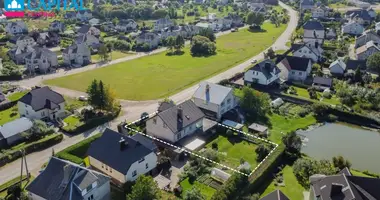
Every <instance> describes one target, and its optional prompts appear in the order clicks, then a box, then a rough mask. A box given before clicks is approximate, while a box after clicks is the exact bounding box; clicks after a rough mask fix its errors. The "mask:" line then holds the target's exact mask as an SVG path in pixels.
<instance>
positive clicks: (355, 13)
mask: <svg viewBox="0 0 380 200" xmlns="http://www.w3.org/2000/svg"><path fill="white" fill-rule="evenodd" d="M346 15H347V16H350V17H351V18H353V17H358V18H362V19H364V20H371V15H370V14H369V13H368V11H367V10H365V9H358V10H349V11H347V12H346Z"/></svg>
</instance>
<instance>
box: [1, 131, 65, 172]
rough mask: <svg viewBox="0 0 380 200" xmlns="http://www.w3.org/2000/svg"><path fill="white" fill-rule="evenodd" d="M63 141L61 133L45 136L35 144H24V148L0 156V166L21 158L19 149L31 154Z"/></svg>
mask: <svg viewBox="0 0 380 200" xmlns="http://www.w3.org/2000/svg"><path fill="white" fill-rule="evenodd" d="M62 140H63V135H62V134H61V133H59V134H53V135H49V136H46V137H44V138H42V139H40V140H37V141H35V142H31V143H29V144H25V146H22V148H20V149H14V150H12V151H8V152H6V153H4V154H0V166H3V165H5V164H7V163H9V162H12V161H14V160H16V159H18V158H20V157H21V152H20V150H21V149H24V150H25V154H29V153H33V152H36V151H40V150H43V149H46V148H47V147H50V146H53V145H55V144H57V143H60V142H61V141H62Z"/></svg>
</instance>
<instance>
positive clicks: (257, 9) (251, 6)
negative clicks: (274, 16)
mask: <svg viewBox="0 0 380 200" xmlns="http://www.w3.org/2000/svg"><path fill="white" fill-rule="evenodd" d="M247 8H248V10H250V11H251V12H254V13H260V14H263V15H265V14H266V13H267V7H266V5H265V3H254V2H249V3H247Z"/></svg>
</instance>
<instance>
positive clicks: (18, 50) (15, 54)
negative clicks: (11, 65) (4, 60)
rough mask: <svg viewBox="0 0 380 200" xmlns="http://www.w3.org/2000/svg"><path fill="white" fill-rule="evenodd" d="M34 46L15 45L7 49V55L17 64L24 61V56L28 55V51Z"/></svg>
mask: <svg viewBox="0 0 380 200" xmlns="http://www.w3.org/2000/svg"><path fill="white" fill-rule="evenodd" d="M33 51H34V48H33V47H32V46H31V45H29V46H25V47H23V48H22V47H15V48H12V49H11V50H9V51H8V56H9V57H10V58H11V59H12V60H13V61H14V62H15V63H16V64H17V65H20V64H24V63H25V56H27V55H29V53H31V52H33Z"/></svg>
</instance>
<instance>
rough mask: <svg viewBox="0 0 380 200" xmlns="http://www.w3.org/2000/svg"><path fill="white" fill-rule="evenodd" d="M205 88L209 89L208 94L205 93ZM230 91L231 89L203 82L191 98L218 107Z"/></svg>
mask: <svg viewBox="0 0 380 200" xmlns="http://www.w3.org/2000/svg"><path fill="white" fill-rule="evenodd" d="M207 87H208V88H209V89H208V92H206V88H207ZM231 91H232V88H229V87H225V86H222V85H218V84H215V83H211V82H206V81H203V82H201V83H200V84H199V87H198V89H197V90H196V91H195V93H194V95H193V97H195V98H198V99H201V100H204V101H207V102H211V103H214V104H217V105H219V104H221V103H222V102H223V100H224V99H225V98H226V97H227V96H228V94H229V93H230V92H231Z"/></svg>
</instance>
